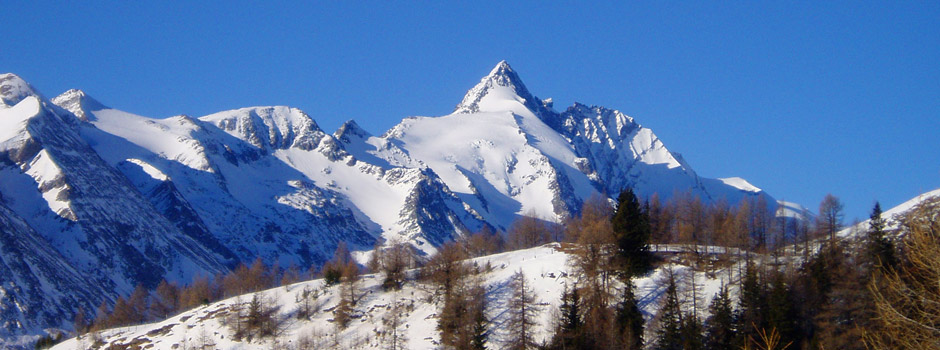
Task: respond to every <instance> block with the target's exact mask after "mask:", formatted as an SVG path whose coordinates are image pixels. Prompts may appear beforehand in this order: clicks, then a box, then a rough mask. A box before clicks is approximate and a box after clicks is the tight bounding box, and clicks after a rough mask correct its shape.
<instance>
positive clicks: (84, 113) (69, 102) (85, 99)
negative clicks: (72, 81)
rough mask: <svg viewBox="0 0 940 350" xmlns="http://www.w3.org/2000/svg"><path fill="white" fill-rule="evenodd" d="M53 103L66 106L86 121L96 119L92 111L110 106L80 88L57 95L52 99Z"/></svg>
mask: <svg viewBox="0 0 940 350" xmlns="http://www.w3.org/2000/svg"><path fill="white" fill-rule="evenodd" d="M52 103H54V104H55V105H57V106H59V107H62V108H65V109H66V110H68V111H69V112H72V114H75V116H76V117H78V119H81V120H83V121H86V122H87V121H92V120H94V119H95V115H94V114H93V113H92V112H94V111H100V110H102V109H109V107H108V106H105V105H104V104H102V103H101V102H98V100H95V99H94V98H92V97H91V96H88V94H86V93H85V92H84V91H82V90H78V89H71V90H69V91H66V92H64V93H62V94H61V95H59V96H56V97H55V98H53V99H52Z"/></svg>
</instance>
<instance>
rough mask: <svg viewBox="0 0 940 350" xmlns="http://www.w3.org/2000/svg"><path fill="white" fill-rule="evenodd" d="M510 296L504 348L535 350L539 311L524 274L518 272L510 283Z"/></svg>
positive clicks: (533, 293) (520, 271)
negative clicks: (535, 333) (535, 331)
mask: <svg viewBox="0 0 940 350" xmlns="http://www.w3.org/2000/svg"><path fill="white" fill-rule="evenodd" d="M510 286H511V288H512V296H511V297H510V299H509V309H508V311H507V312H508V313H509V319H508V322H507V330H508V331H509V337H508V339H507V343H506V348H507V349H511V350H526V349H535V348H536V347H537V344H536V343H535V339H534V334H533V333H534V328H535V325H536V324H537V322H538V321H537V318H538V315H539V313H540V312H541V310H540V309H539V306H538V304H537V303H536V296H535V292H533V291H532V287H530V286H529V282H528V280H526V277H525V274H524V273H523V272H522V270H519V271H518V272H516V273H515V274H513V276H512V280H511V282H510Z"/></svg>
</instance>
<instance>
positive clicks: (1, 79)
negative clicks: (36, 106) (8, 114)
mask: <svg viewBox="0 0 940 350" xmlns="http://www.w3.org/2000/svg"><path fill="white" fill-rule="evenodd" d="M29 96H36V97H37V98H39V100H42V95H40V94H39V92H37V91H36V90H35V89H33V87H32V85H29V83H27V82H26V81H25V80H23V79H22V78H20V77H19V76H17V75H16V74H13V73H6V74H0V105H3V106H5V107H13V106H15V105H16V104H17V103H20V101H22V100H23V99H25V98H27V97H29Z"/></svg>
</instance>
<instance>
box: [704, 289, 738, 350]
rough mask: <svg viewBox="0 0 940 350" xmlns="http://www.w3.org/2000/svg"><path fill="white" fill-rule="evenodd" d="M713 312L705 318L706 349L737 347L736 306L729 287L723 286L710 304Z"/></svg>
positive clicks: (716, 349) (710, 311) (723, 349)
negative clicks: (733, 303)
mask: <svg viewBox="0 0 940 350" xmlns="http://www.w3.org/2000/svg"><path fill="white" fill-rule="evenodd" d="M708 311H709V313H710V314H711V315H710V316H708V319H706V320H705V349H708V350H725V349H735V348H737V347H736V346H735V345H737V344H736V343H735V339H734V338H735V328H734V306H733V305H732V302H731V297H729V296H728V287H727V286H725V285H722V286H721V289H720V290H719V291H718V294H715V297H714V298H712V302H711V304H709V305H708Z"/></svg>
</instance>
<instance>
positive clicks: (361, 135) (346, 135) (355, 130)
mask: <svg viewBox="0 0 940 350" xmlns="http://www.w3.org/2000/svg"><path fill="white" fill-rule="evenodd" d="M371 136H372V134H370V133H369V132H368V131H365V130H364V129H363V128H362V127H360V126H359V124H358V123H356V121H355V120H352V119H350V120H347V121H346V122H345V123H343V125H342V126H340V127H339V129H337V130H336V132H334V133H333V137H335V138H336V139H337V140H339V141H340V142H342V143H346V144H348V143H350V142H352V140H353V139H363V140H364V139H367V138H369V137H371Z"/></svg>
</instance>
